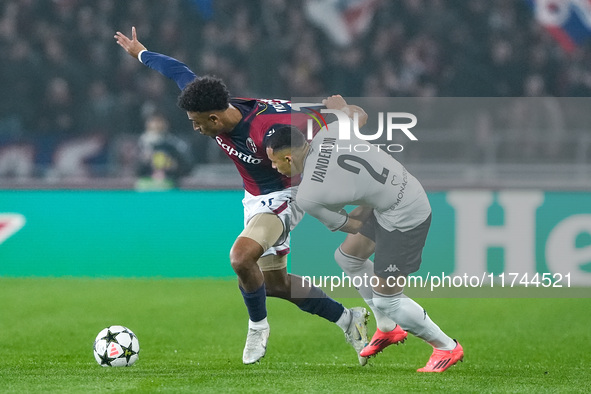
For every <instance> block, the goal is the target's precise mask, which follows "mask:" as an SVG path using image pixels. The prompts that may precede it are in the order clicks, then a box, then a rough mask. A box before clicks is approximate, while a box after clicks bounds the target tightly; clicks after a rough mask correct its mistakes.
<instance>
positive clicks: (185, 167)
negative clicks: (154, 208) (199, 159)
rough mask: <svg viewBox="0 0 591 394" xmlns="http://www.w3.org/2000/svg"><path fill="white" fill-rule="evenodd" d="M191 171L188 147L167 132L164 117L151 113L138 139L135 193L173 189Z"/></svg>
mask: <svg viewBox="0 0 591 394" xmlns="http://www.w3.org/2000/svg"><path fill="white" fill-rule="evenodd" d="M190 170H191V152H190V148H189V145H188V144H187V143H186V142H185V141H183V140H182V139H180V138H179V137H177V136H175V135H174V134H172V133H171V132H170V130H169V125H168V121H167V120H166V118H165V117H164V116H162V115H160V114H153V115H151V116H150V117H148V119H147V120H146V129H145V131H144V133H143V134H142V135H141V137H140V140H139V157H138V166H137V171H136V175H137V176H138V179H137V182H136V190H139V191H163V190H171V189H176V188H178V186H179V182H180V179H181V177H183V176H185V175H187V174H188V173H189V171H190Z"/></svg>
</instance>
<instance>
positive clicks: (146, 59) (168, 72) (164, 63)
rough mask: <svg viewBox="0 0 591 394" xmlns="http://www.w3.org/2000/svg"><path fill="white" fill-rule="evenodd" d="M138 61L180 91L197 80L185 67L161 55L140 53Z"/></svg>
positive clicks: (173, 59) (148, 52) (149, 52)
mask: <svg viewBox="0 0 591 394" xmlns="http://www.w3.org/2000/svg"><path fill="white" fill-rule="evenodd" d="M139 60H140V62H142V63H143V64H145V65H146V66H147V67H150V68H151V69H152V70H156V71H158V72H159V73H160V74H162V75H164V76H165V77H167V78H169V79H172V80H173V81H175V82H176V84H177V86H178V87H179V89H181V90H183V88H184V87H185V86H187V85H188V84H189V83H190V82H193V81H194V80H195V78H197V75H195V73H194V72H193V71H191V69H190V68H189V67H187V65H185V64H184V63H181V62H179V61H178V60H176V59H175V58H172V57H170V56H166V55H163V54H161V53H156V52H151V51H142V52H141V53H140V56H139Z"/></svg>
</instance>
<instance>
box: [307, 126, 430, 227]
mask: <svg viewBox="0 0 591 394" xmlns="http://www.w3.org/2000/svg"><path fill="white" fill-rule="evenodd" d="M351 134H352V137H351V140H347V141H345V140H339V135H338V122H333V123H331V124H329V125H328V130H327V129H326V128H322V129H321V130H320V131H319V132H318V134H316V136H315V137H314V139H313V140H312V142H311V149H310V151H309V153H308V156H307V157H306V160H305V163H304V172H303V174H302V181H301V184H300V186H299V190H298V193H297V196H296V202H297V204H298V205H299V206H300V207H301V208H302V209H303V210H304V211H306V212H307V213H309V214H310V215H312V216H314V217H315V218H317V219H318V220H320V221H321V222H322V223H324V225H325V226H326V227H328V228H329V229H330V230H332V231H336V230H338V229H339V228H341V227H342V226H343V225H344V224H345V223H346V222H347V214H346V212H344V211H343V210H342V208H343V207H345V206H346V205H364V206H370V207H373V208H374V215H375V216H376V219H377V221H378V223H379V224H380V225H381V226H382V227H384V228H385V229H387V230H388V231H392V230H400V231H407V230H410V229H412V228H414V227H416V226H418V225H419V224H421V223H422V222H423V221H425V220H426V219H427V217H428V216H429V214H430V213H431V207H430V205H429V200H428V199H427V195H426V194H425V191H424V190H423V187H422V186H421V184H420V183H419V181H418V180H417V179H416V178H415V177H414V176H412V175H411V174H410V173H409V172H408V171H407V170H406V169H405V168H404V167H403V166H402V164H400V163H399V162H398V161H397V160H395V159H394V158H393V157H392V156H390V155H389V154H388V153H387V152H384V151H383V150H381V149H380V148H378V147H377V146H375V145H371V144H370V143H368V142H367V141H363V140H361V139H359V138H357V137H355V136H354V135H353V133H351Z"/></svg>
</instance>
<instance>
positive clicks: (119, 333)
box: [94, 326, 140, 367]
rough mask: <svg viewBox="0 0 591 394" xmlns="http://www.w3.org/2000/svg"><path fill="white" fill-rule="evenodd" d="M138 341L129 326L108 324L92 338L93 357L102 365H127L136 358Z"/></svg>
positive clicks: (138, 347) (131, 363)
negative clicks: (108, 325)
mask: <svg viewBox="0 0 591 394" xmlns="http://www.w3.org/2000/svg"><path fill="white" fill-rule="evenodd" d="M139 352H140V343H139V341H138V339H137V337H136V336H135V334H134V333H133V331H131V330H130V329H129V328H127V327H123V326H110V327H107V328H105V329H104V330H102V331H101V332H99V333H98V335H97V336H96V339H95V340H94V358H95V359H96V362H97V363H99V365H101V366H103V367H129V366H130V365H133V363H135V362H136V361H137V359H138V354H139Z"/></svg>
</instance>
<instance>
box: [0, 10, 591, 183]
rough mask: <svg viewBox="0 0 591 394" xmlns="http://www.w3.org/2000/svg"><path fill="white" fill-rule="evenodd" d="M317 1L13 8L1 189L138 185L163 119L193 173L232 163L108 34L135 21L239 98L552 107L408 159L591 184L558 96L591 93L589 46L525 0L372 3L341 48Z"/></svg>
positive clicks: (588, 160)
mask: <svg viewBox="0 0 591 394" xmlns="http://www.w3.org/2000/svg"><path fill="white" fill-rule="evenodd" d="M315 2H316V3H318V0H301V1H289V0H254V1H243V0H213V1H208V0H167V1H157V0H126V1H116V0H42V1H41V0H3V1H2V2H1V3H0V53H2V56H1V57H0V86H2V94H1V95H0V179H5V180H6V179H20V180H22V179H25V180H26V179H29V178H36V179H44V178H47V179H63V178H67V177H75V176H77V177H85V178H101V177H107V178H128V177H130V176H133V175H134V173H135V171H136V167H137V161H138V160H139V158H140V156H141V154H140V148H141V147H140V145H141V144H138V140H139V138H140V135H141V134H142V133H143V132H144V131H145V128H146V126H145V125H146V122H148V121H149V119H150V117H151V116H155V115H158V116H163V117H164V118H165V119H166V121H167V123H168V124H167V127H168V128H169V129H170V131H171V132H172V133H174V134H175V135H177V136H178V137H179V138H181V139H182V140H184V141H185V142H186V144H187V145H188V146H189V149H190V150H191V152H192V154H191V158H192V159H191V160H192V163H191V166H192V168H193V172H191V171H189V172H187V174H189V176H191V174H193V175H194V176H195V177H197V178H198V175H199V173H200V171H201V173H203V172H204V171H205V170H207V171H209V172H210V171H212V170H211V169H212V168H224V165H225V164H228V165H230V166H231V164H229V163H230V162H229V161H228V160H227V159H226V158H224V157H223V156H222V154H221V150H219V149H217V148H216V147H215V145H214V143H212V142H211V141H210V140H208V139H205V138H204V137H201V136H199V135H196V134H195V133H193V132H192V130H191V125H190V123H189V122H188V121H187V120H186V115H185V114H184V113H183V112H182V111H180V110H179V109H178V108H177V107H176V97H177V95H178V89H177V87H176V85H175V84H174V83H173V82H171V81H168V80H166V79H165V78H162V77H159V75H158V74H157V73H156V72H154V71H152V70H149V69H147V68H146V67H144V66H143V65H141V64H140V63H139V62H138V61H137V60H135V59H133V58H131V57H130V56H129V55H127V54H126V53H125V52H124V51H123V50H122V49H121V48H120V47H119V46H117V45H116V43H115V40H114V39H113V35H114V33H115V32H116V31H118V30H119V31H122V32H124V33H125V34H127V35H130V34H131V26H136V28H137V31H138V38H139V40H140V41H141V42H142V43H144V44H145V45H146V46H147V47H148V49H150V50H154V51H157V52H161V53H165V54H167V55H170V56H173V57H175V58H177V59H179V60H181V61H183V62H185V63H186V64H187V65H188V66H189V67H190V68H191V69H193V70H194V71H195V72H196V73H197V74H201V75H203V74H213V75H216V76H218V77H221V78H223V79H224V80H225V81H226V83H227V85H228V87H229V89H230V91H231V93H232V94H233V95H236V96H242V97H264V98H288V99H289V98H291V97H322V96H326V95H330V94H335V93H339V94H342V95H343V96H346V97H493V98H505V97H543V98H544V99H539V100H533V101H530V103H534V104H531V105H521V107H523V110H522V111H520V112H519V113H517V114H516V115H515V117H514V118H515V119H516V120H515V122H514V123H512V124H510V125H509V126H507V125H506V122H505V127H503V128H502V129H499V128H495V127H494V123H495V117H494V114H493V115H491V114H486V113H483V112H482V111H480V112H479V113H478V114H476V115H475V119H474V120H473V121H471V122H465V124H463V126H462V125H458V124H454V125H453V127H454V130H451V129H450V130H448V129H446V128H445V127H443V128H442V127H439V130H438V134H437V137H436V138H430V137H429V136H428V135H426V133H425V137H424V138H423V141H424V144H422V145H421V149H418V150H415V153H414V154H408V155H406V157H405V158H406V160H407V161H410V162H409V163H407V164H409V165H411V166H412V165H413V163H414V164H415V165H416V166H417V168H419V171H420V170H421V168H422V167H420V166H421V165H423V164H425V163H435V164H446V165H449V166H453V165H465V164H471V165H481V166H485V167H483V168H485V169H486V170H487V171H489V172H490V169H491V168H493V169H495V167H494V166H497V167H496V169H495V171H496V172H495V174H496V176H497V178H502V174H501V173H500V172H499V171H501V170H502V165H505V164H507V165H511V164H521V165H522V166H521V167H520V168H526V167H524V166H527V165H530V164H533V165H537V164H543V163H546V164H547V163H551V164H567V165H571V169H572V168H574V167H572V166H578V167H576V168H578V171H579V175H580V176H583V177H586V176H588V174H587V172H588V171H587V167H588V166H589V165H590V164H591V148H590V147H589V146H590V145H591V141H590V139H589V135H588V134H589V132H588V130H586V128H585V127H584V126H585V125H588V123H585V121H586V118H585V117H584V116H580V117H578V118H577V117H576V116H575V118H576V120H574V121H570V123H569V120H571V119H573V118H572V117H571V116H569V112H568V111H569V108H568V107H569V106H570V104H568V103H569V101H568V100H563V99H561V98H564V97H581V98H582V99H581V100H583V101H580V100H579V101H577V102H578V103H584V102H585V101H584V100H585V99H584V98H586V97H589V96H591V66H590V65H591V45H587V44H584V45H579V46H577V48H576V49H575V50H572V51H567V50H565V48H563V47H562V46H561V45H560V44H559V42H557V41H556V40H555V39H554V38H553V37H552V36H551V35H550V34H549V33H548V32H547V30H546V29H545V28H544V27H543V26H541V25H540V23H539V22H538V21H537V20H536V19H535V17H534V12H533V10H532V7H531V6H530V3H528V1H525V0H497V1H488V0H367V1H365V3H366V6H367V7H366V8H365V11H364V12H366V14H365V16H366V17H368V18H369V23H367V24H366V25H364V26H361V27H360V28H359V29H358V30H357V31H355V32H354V33H351V36H350V37H348V40H345V41H341V42H339V40H335V38H334V32H333V36H332V37H331V33H330V31H329V29H327V27H330V24H331V20H330V15H327V14H325V13H323V12H322V10H323V9H322V8H320V9H318V8H313V6H316V7H317V6H318V4H311V3H315ZM329 2H330V0H329ZM319 10H320V11H319ZM319 22H320V23H319ZM526 102H527V101H526ZM517 107H519V106H517ZM570 107H571V110H572V108H574V107H576V105H572V106H570ZM580 107H581V108H583V107H584V105H580ZM532 108H533V109H532ZM585 112H586V111H585V110H584V109H583V110H581V115H586V114H585ZM520 122H521V123H520ZM491 123H492V124H493V126H491ZM450 127H451V126H450ZM521 131H523V132H521ZM442 141H445V142H446V143H447V144H448V145H453V146H455V148H454V150H453V153H452V154H450V153H449V151H448V153H447V154H443V153H442V152H441V151H442V149H441V143H442ZM68 149H69V150H68ZM458 150H459V152H458ZM64 151H68V152H72V153H70V155H69V156H68V154H62V155H61V156H59V155H60V152H62V153H63V152H64ZM81 155H86V156H84V161H83V162H84V166H80V165H76V160H77V159H76V158H77V157H78V158H79V157H81ZM57 156H59V157H58V158H56V157H57ZM63 156H65V157H63ZM23 157H26V158H28V159H27V160H25V159H23ZM438 160H439V162H438ZM27 163H29V164H27ZM498 166H501V167H498ZM583 167H584V168H583ZM450 168H452V167H450ZM499 168H500V170H499ZM581 168H583V169H582V170H581ZM472 169H473V168H472ZM427 170H428V168H425V169H424V171H425V172H427ZM507 171H509V170H507ZM581 171H582V172H581ZM581 174H582V175H581ZM472 177H474V175H472ZM477 178H478V179H481V178H482V177H480V176H477ZM466 180H467V182H468V181H469V179H468V178H466Z"/></svg>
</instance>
